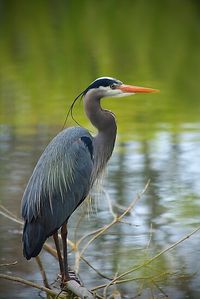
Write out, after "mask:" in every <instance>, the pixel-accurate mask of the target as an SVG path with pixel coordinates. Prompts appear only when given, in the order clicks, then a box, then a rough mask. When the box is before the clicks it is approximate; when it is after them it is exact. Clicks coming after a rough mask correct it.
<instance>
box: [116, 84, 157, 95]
mask: <svg viewBox="0 0 200 299" xmlns="http://www.w3.org/2000/svg"><path fill="white" fill-rule="evenodd" d="M116 88H117V89H120V90H121V91H123V92H124V93H150V92H159V90H158V89H152V88H148V87H141V86H132V85H125V84H122V85H119V86H117V87H116Z"/></svg>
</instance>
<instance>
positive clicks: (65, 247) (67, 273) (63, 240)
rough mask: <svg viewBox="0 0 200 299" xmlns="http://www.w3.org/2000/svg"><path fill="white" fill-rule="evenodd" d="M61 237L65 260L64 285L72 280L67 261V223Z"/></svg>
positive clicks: (62, 229) (63, 227)
mask: <svg viewBox="0 0 200 299" xmlns="http://www.w3.org/2000/svg"><path fill="white" fill-rule="evenodd" d="M61 237H62V243H63V260H64V276H63V278H62V283H65V282H66V281H68V280H70V277H69V272H68V261H67V223H66V222H65V223H64V224H63V225H62V227H61Z"/></svg>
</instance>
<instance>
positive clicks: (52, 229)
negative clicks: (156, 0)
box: [22, 77, 157, 284]
mask: <svg viewBox="0 0 200 299" xmlns="http://www.w3.org/2000/svg"><path fill="white" fill-rule="evenodd" d="M156 91H157V90H155V89H151V88H144V87H137V86H130V85H124V84H123V83H122V82H121V81H119V80H116V79H113V78H110V77H101V78H98V79H96V80H95V81H93V82H92V83H91V84H90V85H89V86H88V88H86V89H85V90H84V91H83V92H82V93H81V94H80V95H79V96H82V97H83V98H84V109H85V112H86V115H87V117H88V118H89V120H90V121H91V123H92V124H93V126H94V127H96V128H97V130H98V134H97V135H96V136H94V137H93V136H92V135H91V134H90V133H89V131H88V130H86V129H84V128H82V127H71V128H67V129H64V130H63V131H61V132H60V133H59V134H58V135H57V136H56V137H55V138H54V139H53V140H52V141H51V142H50V143H49V145H48V146H47V147H46V149H45V150H44V152H43V154H42V155H41V157H40V159H39V161H38V162H37V164H36V166H35V169H34V170H33V173H32V176H31V178H30V180H29V182H28V184H27V187H26V189H25V192H24V195H23V199H22V216H23V218H24V221H25V224H24V230H23V238H22V240H23V254H24V256H25V257H26V258H27V259H28V260H29V259H30V258H32V257H36V256H37V255H38V254H39V253H40V251H41V249H42V246H43V244H44V242H45V241H46V239H47V238H48V237H49V236H51V235H53V238H54V241H55V246H56V250H57V255H58V259H59V266H60V273H61V276H62V284H64V283H65V282H66V281H68V280H70V276H69V272H68V262H67V241H66V239H67V221H68V219H69V217H70V216H71V215H72V213H73V212H74V210H75V209H76V208H77V207H78V206H79V205H80V204H81V203H82V201H83V200H84V199H85V198H86V197H87V195H88V193H89V191H90V189H91V187H92V185H93V183H94V182H95V180H96V179H97V177H98V176H99V174H100V173H101V172H102V170H103V169H104V167H105V165H106V163H107V161H108V159H109V158H110V156H111V154H112V152H113V148H114V144H115V138H116V132H117V126H116V122H115V116H114V114H113V113H112V112H110V111H108V110H105V109H102V107H101V105H100V100H101V98H105V97H122V96H128V95H132V94H135V93H151V92H156ZM77 98H78V97H77ZM77 98H76V99H77ZM76 99H75V100H76ZM59 228H61V238H62V245H63V259H62V255H61V251H60V247H59V240H58V230H59Z"/></svg>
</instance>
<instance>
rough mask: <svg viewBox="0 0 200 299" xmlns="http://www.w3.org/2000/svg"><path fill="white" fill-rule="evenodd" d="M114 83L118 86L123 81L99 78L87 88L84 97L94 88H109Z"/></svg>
mask: <svg viewBox="0 0 200 299" xmlns="http://www.w3.org/2000/svg"><path fill="white" fill-rule="evenodd" d="M113 83H116V84H122V82H121V81H119V80H117V79H114V78H109V77H102V78H98V79H96V80H95V81H93V82H92V83H91V84H90V85H89V86H88V88H86V90H84V92H83V95H85V94H86V93H87V92H88V91H89V90H90V89H92V88H98V87H100V86H104V87H107V86H110V85H112V84H113Z"/></svg>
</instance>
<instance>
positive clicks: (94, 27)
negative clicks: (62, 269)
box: [0, 0, 200, 299]
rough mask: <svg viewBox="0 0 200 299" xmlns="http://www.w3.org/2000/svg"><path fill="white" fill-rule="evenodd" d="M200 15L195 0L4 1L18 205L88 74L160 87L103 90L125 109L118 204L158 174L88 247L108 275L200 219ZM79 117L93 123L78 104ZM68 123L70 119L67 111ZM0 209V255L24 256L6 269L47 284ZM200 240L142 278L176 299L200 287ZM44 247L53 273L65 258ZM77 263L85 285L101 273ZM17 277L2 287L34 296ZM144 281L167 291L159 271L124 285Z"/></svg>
mask: <svg viewBox="0 0 200 299" xmlns="http://www.w3.org/2000/svg"><path fill="white" fill-rule="evenodd" d="M199 17H200V6H199V2H198V1H187V0H182V1H180V0H173V1H172V0H164V1H159V0H154V1H145V0H141V1H140V0H132V1H130V0H126V1H117V0H115V1H113V0H110V1H89V0H87V1H80V0H77V1H35V2H34V1H24V0H22V1H20V2H19V1H14V0H13V1H2V0H0V153H1V165H0V166H1V167H0V201H1V203H3V204H4V205H5V206H6V207H8V208H9V209H10V210H11V211H12V212H13V213H14V214H17V215H19V214H20V200H21V196H22V193H23V190H24V187H25V185H26V182H27V180H28V178H29V176H30V174H31V172H32V169H33V167H34V165H35V162H36V161H37V159H38V157H39V156H40V153H41V152H42V150H43V149H44V147H45V146H46V144H47V143H48V142H49V140H50V139H51V138H52V137H53V136H54V135H55V134H56V133H57V132H58V131H59V130H60V128H61V127H62V125H63V122H64V120H65V116H66V111H67V109H68V108H69V105H70V104H71V102H72V100H73V99H74V98H75V96H77V94H79V93H80V92H81V91H82V90H83V89H85V88H86V87H87V86H88V84H89V83H90V82H91V81H93V80H94V79H95V78H97V77H100V76H104V75H107V76H113V77H116V78H118V79H120V80H122V81H123V82H125V83H128V84H136V85H144V86H149V87H152V88H157V89H160V91H161V92H160V93H159V94H152V95H137V96H132V97H130V98H124V99H105V100H103V106H104V107H106V108H107V109H111V110H112V111H114V112H115V114H116V116H117V120H118V140H117V145H116V149H115V153H114V155H113V157H112V160H111V161H110V164H109V175H108V177H107V179H106V183H105V184H106V189H107V190H108V191H109V194H110V196H111V198H112V199H114V202H115V201H116V207H115V208H116V209H119V210H120V207H122V206H127V205H128V204H129V203H130V201H131V200H132V198H133V196H134V195H135V194H136V192H138V191H141V190H142V189H143V187H144V185H145V184H146V182H147V180H148V179H149V178H150V179H151V184H150V186H149V189H148V192H147V194H146V195H145V196H144V198H143V199H142V200H141V201H140V202H139V203H138V205H137V208H136V211H134V213H133V214H130V215H128V217H127V219H126V220H127V221H128V222H129V223H130V224H131V225H125V224H124V226H123V225H122V226H120V227H115V228H113V230H112V231H110V232H109V234H105V235H104V236H103V238H102V239H101V240H100V241H98V242H97V243H94V244H93V245H92V247H91V248H89V251H88V253H87V254H88V256H87V258H88V259H89V260H90V262H91V263H92V264H93V266H95V267H96V268H97V269H101V270H102V271H103V272H104V273H105V274H107V275H109V276H113V275H114V274H115V273H116V272H118V271H119V272H121V271H123V270H126V269H129V268H130V267H133V266H134V265H137V264H141V263H142V262H143V261H144V260H145V259H146V258H147V256H153V255H154V254H156V253H158V252H159V251H162V250H163V249H164V248H166V246H168V245H170V244H172V243H173V242H176V241H177V240H178V239H179V238H180V237H182V236H184V235H186V234H187V233H190V232H191V231H192V229H194V228H195V227H196V226H197V225H198V224H199V214H200V204H199V198H200V189H199V175H200V170H199V165H200V154H199V146H200V133H199V132H200V117H199V115H200V92H199V82H200V55H199V53H200V22H199ZM74 116H75V118H76V119H77V121H78V122H80V123H81V124H82V125H84V126H86V127H87V128H89V129H91V130H93V131H94V129H93V128H92V127H91V125H90V124H89V122H88V120H87V119H86V117H85V115H84V112H83V107H82V104H80V105H79V104H77V105H76V107H75V111H74ZM67 125H74V122H73V121H72V120H71V119H69V120H68V122H67ZM119 210H118V211H119ZM79 213H81V212H80V211H79ZM75 217H76V215H75V216H74V218H72V220H71V224H70V225H71V230H72V232H71V234H72V235H73V228H74V223H75V221H74V220H75ZM1 220H2V225H1V226H0V231H1V236H2V241H3V242H1V245H0V248H1V261H2V263H5V260H6V261H8V262H11V261H13V257H14V259H17V260H18V265H17V266H16V267H15V269H13V268H12V267H11V268H9V269H8V270H6V271H8V272H9V271H11V273H12V274H13V275H19V276H22V277H27V278H28V279H30V280H34V281H36V282H37V281H38V282H39V283H41V277H40V274H39V273H38V269H37V267H36V266H35V265H34V263H28V262H26V261H25V260H24V258H23V257H22V252H21V239H20V237H19V233H18V230H20V229H21V228H20V227H17V228H16V225H15V224H12V223H10V221H9V220H5V219H1ZM109 220H111V215H110V213H109V212H108V206H107V204H106V201H105V200H104V201H103V200H102V202H101V201H100V203H99V213H98V215H96V216H91V218H90V221H88V220H87V219H85V222H84V223H83V226H82V227H81V229H80V231H79V234H80V236H81V235H82V234H83V233H85V231H91V230H92V229H96V228H98V227H100V226H101V225H103V224H105V223H108V221H109ZM151 226H152V236H151V238H150V235H151V233H150V232H151ZM5 232H6V233H5ZM149 239H151V242H150V246H149V248H148V250H146V249H145V248H146V246H147V244H148V242H149ZM199 248H200V244H199V235H196V236H195V237H194V238H193V239H192V240H191V241H190V242H188V243H187V244H186V243H184V244H182V245H181V246H180V247H179V248H178V249H177V250H176V251H174V252H173V253H172V254H170V255H168V256H162V258H161V259H160V260H158V261H157V263H156V264H154V265H153V266H152V267H150V268H148V267H147V268H143V269H141V270H140V271H138V272H137V273H136V274H137V277H139V276H141V277H145V276H151V275H154V277H155V275H156V274H157V275H158V280H156V282H155V283H158V284H159V286H161V287H162V286H163V288H164V290H165V292H166V293H167V294H168V296H169V297H170V298H173V299H174V298H175V299H179V298H180V299H183V298H199V296H200V287H199V279H200V278H199V273H197V275H196V276H195V275H193V274H194V273H195V272H198V271H199V268H200V264H199ZM102 252H103V258H102ZM105 253H106V254H105ZM42 257H43V261H44V264H45V267H46V268H47V271H48V272H47V274H48V277H49V279H50V280H51V281H53V280H54V279H55V273H57V271H58V269H57V263H56V262H55V260H54V259H53V258H51V257H49V255H47V254H45V253H43V254H42ZM70 262H71V264H73V262H74V259H73V257H71V261H70ZM49 265H51V267H49ZM3 270H4V269H3ZM176 271H177V276H176V275H175V274H174V273H176ZM80 272H81V273H82V276H83V277H86V278H87V281H86V284H87V285H88V286H91V287H92V286H94V285H96V282H97V281H99V282H100V280H99V277H98V276H97V275H96V274H95V273H88V268H87V267H86V266H85V265H81V271H80ZM164 272H165V276H164V278H163V277H162V278H161V276H162V273H164ZM171 273H173V275H172V274H171ZM180 274H183V276H181V275H180ZM159 275H160V277H159ZM159 279H160V280H159ZM103 282H104V281H102V283H103ZM100 283H101V282H100ZM10 285H11V284H10V283H8V282H6V283H5V286H4V288H3V292H1V293H2V296H4V297H2V298H9V297H10V296H12V295H13V294H12V292H13V291H14V292H15V295H16V296H15V298H36V297H37V296H38V293H37V292H36V291H34V290H32V289H30V288H28V289H27V288H22V287H21V286H15V288H14V287H13V289H11V287H10ZM140 289H141V290H142V296H141V297H140V298H145V299H146V298H154V297H153V295H152V293H151V291H152V290H153V291H152V292H153V294H154V295H155V296H157V297H156V298H165V297H164V295H163V294H162V292H161V291H160V290H159V288H157V287H156V285H155V284H154V282H152V280H151V279H150V280H147V281H145V283H144V282H141V283H140V281H139V282H138V281H137V282H136V283H132V284H127V285H124V286H122V287H121V289H120V291H121V292H122V294H124V295H126V296H127V298H133V290H134V295H136V294H137V292H138V291H139V290H140ZM17 296H18V297H17ZM162 296H163V297H162Z"/></svg>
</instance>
